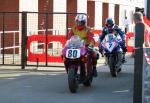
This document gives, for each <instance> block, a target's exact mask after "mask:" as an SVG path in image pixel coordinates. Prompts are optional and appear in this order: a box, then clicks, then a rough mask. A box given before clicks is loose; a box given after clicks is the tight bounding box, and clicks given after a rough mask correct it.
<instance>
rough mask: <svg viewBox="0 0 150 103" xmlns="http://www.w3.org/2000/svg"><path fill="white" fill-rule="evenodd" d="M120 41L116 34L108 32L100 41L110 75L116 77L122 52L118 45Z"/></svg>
mask: <svg viewBox="0 0 150 103" xmlns="http://www.w3.org/2000/svg"><path fill="white" fill-rule="evenodd" d="M121 42H122V40H121V39H119V38H118V37H117V36H116V35H114V34H113V33H109V34H107V35H106V36H105V38H104V40H103V42H102V49H103V52H102V53H103V55H104V56H105V60H106V64H108V66H109V68H110V73H111V75H112V77H117V74H118V73H119V72H120V71H121V65H122V58H123V52H122V49H121V47H120V43H121Z"/></svg>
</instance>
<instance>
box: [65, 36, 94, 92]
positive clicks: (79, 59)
mask: <svg viewBox="0 0 150 103" xmlns="http://www.w3.org/2000/svg"><path fill="white" fill-rule="evenodd" d="M91 50H92V48H91V47H85V45H84V42H83V41H82V40H81V39H80V37H79V36H77V35H75V36H72V37H71V38H70V40H68V41H67V43H66V45H65V48H64V49H63V50H62V56H63V60H64V65H65V69H66V71H67V74H68V85H69V89H70V91H71V92H72V93H75V92H77V89H78V86H79V84H83V85H84V86H91V83H92V80H93V75H92V74H93V71H92V70H93V64H92V63H93V62H92V58H91V55H92V52H91Z"/></svg>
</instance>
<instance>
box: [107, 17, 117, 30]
mask: <svg viewBox="0 0 150 103" xmlns="http://www.w3.org/2000/svg"><path fill="white" fill-rule="evenodd" d="M114 23H115V22H114V20H113V19H112V18H107V19H106V26H107V27H109V28H111V27H113V25H114Z"/></svg>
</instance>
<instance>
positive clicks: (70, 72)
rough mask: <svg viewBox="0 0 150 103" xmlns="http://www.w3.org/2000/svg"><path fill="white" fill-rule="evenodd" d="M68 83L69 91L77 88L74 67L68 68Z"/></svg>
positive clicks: (74, 90)
mask: <svg viewBox="0 0 150 103" xmlns="http://www.w3.org/2000/svg"><path fill="white" fill-rule="evenodd" d="M68 84H69V90H70V91H71V93H76V92H77V89H78V81H77V77H76V69H75V68H69V69H68Z"/></svg>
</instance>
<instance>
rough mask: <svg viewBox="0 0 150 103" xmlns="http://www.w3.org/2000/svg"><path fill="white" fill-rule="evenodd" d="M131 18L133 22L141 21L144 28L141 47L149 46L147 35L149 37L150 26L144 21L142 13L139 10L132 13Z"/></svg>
mask: <svg viewBox="0 0 150 103" xmlns="http://www.w3.org/2000/svg"><path fill="white" fill-rule="evenodd" d="M133 20H134V23H135V24H138V23H143V24H144V26H145V30H144V44H143V47H150V39H149V37H150V27H149V26H148V25H147V24H146V23H144V20H143V14H142V13H141V12H136V13H134V15H133Z"/></svg>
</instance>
